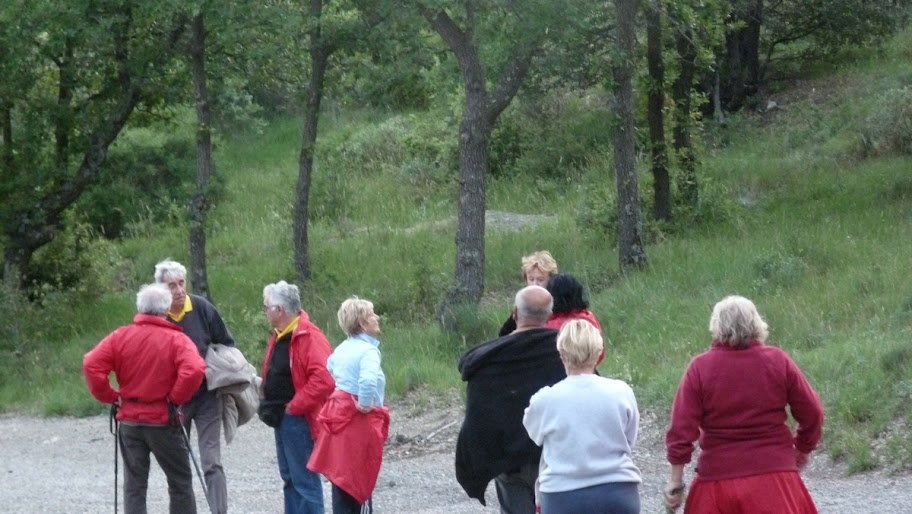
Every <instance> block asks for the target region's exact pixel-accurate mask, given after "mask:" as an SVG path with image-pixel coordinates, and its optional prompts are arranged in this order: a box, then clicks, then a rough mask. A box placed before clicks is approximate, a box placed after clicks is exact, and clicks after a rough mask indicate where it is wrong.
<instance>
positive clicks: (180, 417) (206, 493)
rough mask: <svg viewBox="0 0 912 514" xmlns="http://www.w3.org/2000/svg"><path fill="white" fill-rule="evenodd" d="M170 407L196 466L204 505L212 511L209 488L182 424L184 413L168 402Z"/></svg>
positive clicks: (188, 435) (185, 426) (185, 427)
mask: <svg viewBox="0 0 912 514" xmlns="http://www.w3.org/2000/svg"><path fill="white" fill-rule="evenodd" d="M170 406H171V409H172V410H173V411H175V412H176V414H177V415H176V418H177V422H178V424H179V425H180V428H181V435H183V436H184V444H186V445H187V452H188V453H190V460H191V461H193V467H194V468H196V476H197V477H199V481H200V486H201V487H202V488H203V496H205V497H206V505H208V506H209V512H212V503H210V501H209V490H208V489H206V481H205V480H203V472H202V470H201V469H200V465H199V462H198V461H197V460H196V455H194V454H193V448H191V447H190V434H189V433H188V432H187V425H185V424H184V413H183V412H181V410H180V407H178V406H177V405H174V404H170Z"/></svg>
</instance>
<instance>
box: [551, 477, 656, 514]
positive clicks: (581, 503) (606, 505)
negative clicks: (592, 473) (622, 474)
mask: <svg viewBox="0 0 912 514" xmlns="http://www.w3.org/2000/svg"><path fill="white" fill-rule="evenodd" d="M541 508H542V510H541V511H542V514H576V513H577V512H593V513H595V512H610V513H611V514H639V512H640V484H638V483H636V482H609V483H607V484H599V485H593V486H590V487H584V488H583V489H574V490H572V491H563V492H560V493H541Z"/></svg>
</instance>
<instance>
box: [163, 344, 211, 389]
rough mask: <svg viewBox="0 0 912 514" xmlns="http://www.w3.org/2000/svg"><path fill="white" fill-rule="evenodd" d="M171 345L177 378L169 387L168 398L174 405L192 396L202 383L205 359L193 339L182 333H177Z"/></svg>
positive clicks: (204, 374)
mask: <svg viewBox="0 0 912 514" xmlns="http://www.w3.org/2000/svg"><path fill="white" fill-rule="evenodd" d="M172 345H173V355H174V364H175V366H176V367H177V380H175V381H174V386H172V387H171V392H170V393H169V394H168V399H169V400H171V402H172V403H174V404H175V405H183V404H185V403H187V402H188V401H190V399H191V398H193V394H194V393H196V391H197V390H198V389H199V387H200V384H202V383H203V377H205V376H206V361H204V360H203V358H202V357H201V356H200V353H199V350H197V349H196V345H195V344H193V341H191V340H190V338H189V337H187V336H185V335H184V334H177V335H176V336H175V337H174V339H173V342H172Z"/></svg>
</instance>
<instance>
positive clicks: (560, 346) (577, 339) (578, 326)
mask: <svg viewBox="0 0 912 514" xmlns="http://www.w3.org/2000/svg"><path fill="white" fill-rule="evenodd" d="M604 347H605V344H604V339H602V334H600V333H599V329H597V328H595V325H593V324H592V323H589V322H588V321H586V320H584V319H575V320H571V321H568V322H567V323H565V324H564V326H563V327H561V329H560V332H559V333H558V334H557V351H558V352H559V353H560V354H561V356H563V358H564V362H565V363H566V365H567V367H568V368H571V369H580V368H585V367H587V366H589V365H592V366H595V363H596V361H597V360H598V356H599V355H600V354H601V353H602V350H603V349H604Z"/></svg>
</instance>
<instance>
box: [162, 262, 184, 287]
mask: <svg viewBox="0 0 912 514" xmlns="http://www.w3.org/2000/svg"><path fill="white" fill-rule="evenodd" d="M166 275H167V276H170V277H171V278H176V279H178V280H187V268H185V267H184V265H183V264H181V263H179V262H177V261H173V260H171V259H165V260H163V261H161V262H159V263H158V264H156V265H155V281H156V282H159V283H164V282H165V276H166Z"/></svg>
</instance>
